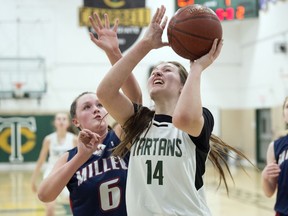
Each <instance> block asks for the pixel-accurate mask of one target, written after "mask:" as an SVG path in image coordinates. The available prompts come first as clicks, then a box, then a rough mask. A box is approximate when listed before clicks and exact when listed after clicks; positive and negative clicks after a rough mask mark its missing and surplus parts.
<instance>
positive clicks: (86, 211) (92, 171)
mask: <svg viewBox="0 0 288 216" xmlns="http://www.w3.org/2000/svg"><path fill="white" fill-rule="evenodd" d="M119 143H120V140H119V138H118V137H117V136H116V134H115V133H114V131H113V130H110V131H109V132H108V134H107V136H106V138H105V139H104V141H103V144H100V146H99V150H97V151H96V152H94V153H93V155H92V156H91V157H90V158H89V160H88V161H87V162H85V163H84V164H83V165H82V166H81V167H80V168H79V169H78V170H77V172H76V173H75V174H74V175H73V177H72V178H71V179H70V181H69V182H68V184H67V188H68V190H69V191H70V205H71V209H72V212H73V215H74V216H83V215H85V216H107V215H109V216H122V215H123V216H125V215H127V213H126V204H125V187H126V178H127V169H128V168H127V163H128V160H127V158H124V159H120V158H116V157H111V156H110V155H111V150H112V148H114V147H115V146H116V145H118V144H119ZM76 153H77V148H74V149H72V150H70V151H69V157H68V160H71V158H73V157H74V156H75V154H76ZM128 157H129V156H128Z"/></svg>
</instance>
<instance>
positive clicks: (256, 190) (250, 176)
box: [0, 166, 275, 216]
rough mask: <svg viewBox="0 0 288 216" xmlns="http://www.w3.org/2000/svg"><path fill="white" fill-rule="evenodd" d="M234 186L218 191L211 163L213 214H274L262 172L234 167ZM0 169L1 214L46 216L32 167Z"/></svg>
mask: <svg viewBox="0 0 288 216" xmlns="http://www.w3.org/2000/svg"><path fill="white" fill-rule="evenodd" d="M232 168H233V169H232V174H233V176H234V183H235V184H234V185H233V183H232V181H231V180H229V185H230V192H229V196H228V195H227V193H226V191H225V188H224V187H223V186H221V187H220V188H219V189H218V190H217V185H218V176H217V175H216V173H215V171H214V170H213V169H212V168H211V167H210V166H208V168H207V174H206V177H205V185H206V188H207V189H206V191H207V194H206V195H207V202H208V204H209V206H210V209H211V212H212V214H213V216H228V215H230V216H243V215H245V216H273V215H275V214H274V211H273V205H274V201H275V195H274V196H273V197H272V198H267V197H265V196H264V194H263V192H262V190H261V184H260V183H261V173H260V171H257V170H256V169H253V168H247V169H246V172H247V174H246V173H245V172H244V171H243V170H242V169H241V168H237V167H232ZM9 170H10V171H7V170H5V171H4V170H2V171H1V170H0V215H1V216H44V215H45V212H44V208H43V204H42V203H41V202H40V201H39V200H38V199H37V196H36V194H33V193H32V191H31V186H30V177H31V174H32V171H31V170H26V171H25V170H19V169H17V170H13V169H9ZM56 215H58V216H64V215H65V216H67V215H71V213H70V207H69V205H68V204H67V203H66V202H63V201H59V202H58V204H57V207H56Z"/></svg>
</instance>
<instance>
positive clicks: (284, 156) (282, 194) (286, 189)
mask: <svg viewBox="0 0 288 216" xmlns="http://www.w3.org/2000/svg"><path fill="white" fill-rule="evenodd" d="M274 153H275V158H276V161H277V163H278V165H279V166H280V169H281V172H280V174H279V177H278V189H277V197H276V203H275V211H276V212H279V213H281V214H283V215H284V214H285V215H288V135H286V136H284V137H281V138H279V139H277V140H276V141H275V142H274Z"/></svg>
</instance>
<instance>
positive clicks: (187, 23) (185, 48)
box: [167, 4, 222, 61]
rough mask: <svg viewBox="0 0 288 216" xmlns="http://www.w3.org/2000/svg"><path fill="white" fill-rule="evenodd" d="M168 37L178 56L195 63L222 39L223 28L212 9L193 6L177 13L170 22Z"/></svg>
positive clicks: (197, 5) (181, 9)
mask: <svg viewBox="0 0 288 216" xmlns="http://www.w3.org/2000/svg"><path fill="white" fill-rule="evenodd" d="M167 36H168V41H169V44H170V46H171V48H172V49H173V50H174V51H175V52H176V53H177V54H178V55H180V56H181V57H183V58H186V59H189V60H192V61H193V60H196V59H198V58H200V57H201V56H203V55H205V54H206V53H208V52H209V50H210V49H211V47H212V44H213V41H214V39H216V38H218V39H219V40H220V39H222V26H221V22H220V20H219V19H218V17H217V15H216V13H215V12H214V11H213V10H212V9H210V8H208V7H206V6H204V5H199V4H193V5H188V6H186V7H183V8H180V9H179V10H177V11H176V13H175V14H174V16H173V17H172V18H171V20H170V21H169V24H168V29H167Z"/></svg>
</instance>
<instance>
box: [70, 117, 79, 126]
mask: <svg viewBox="0 0 288 216" xmlns="http://www.w3.org/2000/svg"><path fill="white" fill-rule="evenodd" d="M72 123H73V124H74V125H75V127H77V128H79V127H80V124H79V122H78V120H77V119H76V118H73V119H72Z"/></svg>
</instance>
